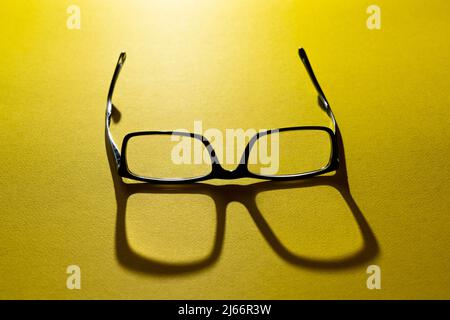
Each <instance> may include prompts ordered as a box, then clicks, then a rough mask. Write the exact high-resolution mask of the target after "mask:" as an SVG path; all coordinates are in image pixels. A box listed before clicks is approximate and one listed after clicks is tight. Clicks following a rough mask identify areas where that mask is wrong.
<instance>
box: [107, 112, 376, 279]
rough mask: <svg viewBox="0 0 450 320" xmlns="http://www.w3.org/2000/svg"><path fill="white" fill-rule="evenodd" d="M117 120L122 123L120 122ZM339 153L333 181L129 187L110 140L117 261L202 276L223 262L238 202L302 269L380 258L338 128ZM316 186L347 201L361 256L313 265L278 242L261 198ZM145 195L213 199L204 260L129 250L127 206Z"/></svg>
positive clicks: (322, 178) (280, 252)
mask: <svg viewBox="0 0 450 320" xmlns="http://www.w3.org/2000/svg"><path fill="white" fill-rule="evenodd" d="M116 119H120V116H118V117H117V118H116ZM336 135H337V140H338V147H339V149H340V164H339V169H338V170H337V171H336V173H335V174H334V175H332V176H318V177H314V178H310V179H305V180H298V181H265V182H257V183H253V184H249V185H234V184H229V185H211V184H206V183H193V184H188V185H186V184H183V185H154V184H148V183H125V182H123V180H122V179H121V178H120V177H119V176H118V175H117V171H116V170H115V163H114V158H113V155H112V154H111V152H110V149H109V148H108V146H109V145H108V140H107V137H106V134H105V147H106V153H107V156H108V161H109V166H110V169H111V175H112V179H113V182H114V190H115V196H116V202H117V220H116V234H115V248H116V256H117V259H118V261H119V263H120V264H121V265H122V266H124V267H126V268H129V269H131V270H134V271H138V272H142V273H153V274H159V275H171V274H183V273H184V274H187V273H191V272H195V271H199V270H201V269H204V268H206V267H208V266H211V265H213V264H214V263H215V262H216V261H217V260H218V258H219V256H220V253H221V250H222V247H223V242H224V235H225V217H226V207H227V205H228V204H229V203H230V202H234V201H236V202H239V203H241V204H243V205H244V206H245V208H247V210H248V212H249V213H250V215H251V217H252V219H253V221H254V222H255V224H256V226H257V227H258V229H259V230H260V231H261V233H262V235H263V236H264V238H265V240H266V241H267V242H268V243H269V245H270V246H271V248H272V249H273V250H274V251H275V252H276V253H277V254H278V255H279V256H280V257H281V258H283V259H284V260H285V261H287V262H289V263H291V264H293V265H296V266H301V267H308V268H313V269H324V270H331V269H344V268H351V267H356V266H358V265H361V264H363V263H365V262H367V261H370V260H371V259H373V258H374V257H375V256H377V254H378V253H379V246H378V242H377V240H376V237H375V234H374V233H373V231H372V229H371V228H370V226H369V224H368V222H367V220H366V219H365V218H364V215H363V214H362V212H361V210H360V209H359V207H358V205H357V203H356V202H355V200H354V199H353V197H352V195H351V192H350V187H349V183H348V178H347V167H346V162H345V153H344V145H343V142H342V137H341V134H340V131H339V128H337V130H336ZM314 186H331V187H333V188H335V189H336V190H337V191H338V192H339V193H340V194H341V196H342V198H343V199H344V200H345V202H346V204H347V206H348V208H349V209H350V211H351V212H352V214H353V217H354V219H355V221H356V223H357V226H358V227H359V230H360V233H361V236H362V240H363V245H362V246H361V248H360V249H358V250H357V251H355V252H353V253H351V254H349V255H346V256H345V257H340V258H336V259H313V258H309V257H303V256H300V255H298V254H296V253H294V252H292V251H290V250H289V249H288V248H287V247H286V246H285V245H283V243H282V242H281V241H280V239H279V238H278V237H277V236H276V234H275V233H274V231H273V230H272V228H271V227H270V225H269V224H268V222H267V221H266V219H264V217H263V215H262V214H261V212H260V210H259V209H258V206H257V205H256V196H257V195H258V194H259V193H260V192H263V191H271V190H284V189H293V188H307V187H314ZM137 193H144V194H173V195H174V196H175V195H176V194H200V195H206V196H209V197H210V198H211V199H213V201H214V203H215V207H216V219H217V220H216V232H215V239H214V245H213V246H212V249H211V251H210V252H209V254H208V255H206V256H205V257H204V258H202V259H199V260H195V261H189V262H183V263H172V262H165V261H159V260H156V259H151V258H149V257H146V256H143V255H141V254H139V253H137V252H136V251H135V250H133V248H132V247H131V246H130V244H129V241H128V238H127V232H126V210H127V202H128V199H129V197H130V196H131V195H133V194H137Z"/></svg>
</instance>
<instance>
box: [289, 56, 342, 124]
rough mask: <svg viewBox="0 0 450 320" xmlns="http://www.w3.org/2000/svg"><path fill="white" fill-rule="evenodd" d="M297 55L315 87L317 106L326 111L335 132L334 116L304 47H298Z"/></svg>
mask: <svg viewBox="0 0 450 320" xmlns="http://www.w3.org/2000/svg"><path fill="white" fill-rule="evenodd" d="M298 55H299V56H300V59H301V60H302V62H303V65H304V66H305V68H306V71H308V74H309V77H310V78H311V81H312V83H313V84H314V87H315V88H316V91H317V94H318V99H319V100H318V101H319V106H320V107H321V108H322V109H323V110H324V111H325V112H326V113H327V115H328V117H330V119H331V122H332V123H333V131H335V132H336V119H335V117H334V114H333V111H332V110H331V107H330V104H329V103H328V100H327V98H326V97H325V94H324V93H323V91H322V88H321V87H320V84H319V81H317V78H316V75H315V74H314V71H313V69H312V66H311V63H310V62H309V59H308V56H307V55H306V51H305V49H303V48H300V49H298Z"/></svg>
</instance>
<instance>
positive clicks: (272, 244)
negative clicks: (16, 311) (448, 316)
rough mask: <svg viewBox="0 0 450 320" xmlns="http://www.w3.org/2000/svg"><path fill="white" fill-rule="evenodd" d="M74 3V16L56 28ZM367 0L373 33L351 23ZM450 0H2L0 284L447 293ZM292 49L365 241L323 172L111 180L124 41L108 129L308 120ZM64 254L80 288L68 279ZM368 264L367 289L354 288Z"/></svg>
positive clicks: (94, 290)
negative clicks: (283, 177) (330, 113)
mask: <svg viewBox="0 0 450 320" xmlns="http://www.w3.org/2000/svg"><path fill="white" fill-rule="evenodd" d="M70 4H76V5H78V6H79V7H80V8H81V29H80V30H69V29H68V28H67V27H66V21H67V18H68V17H69V14H68V13H67V12H66V10H67V7H68V6H69V5H70ZM371 4H377V5H379V6H380V8H381V19H382V20H381V30H369V29H368V28H367V27H366V19H367V18H368V14H367V13H366V9H367V7H368V6H369V5H371ZM449 12H450V3H449V2H448V1H444V0H442V1H438V0H428V1H418V0H416V1H385V0H377V1H356V0H355V1H345V2H344V1H338V0H329V1H324V0H322V1H275V0H270V1H256V0H244V1H238V0H227V1H225V0H217V1H206V0H205V1H194V0H191V1H188V0H186V1H183V0H165V1H163V0H161V1H143V0H142V1H106V0H104V1H86V0H76V1H74V2H72V1H50V0H47V1H4V3H3V4H2V8H1V12H0V35H1V41H0V47H1V48H0V49H1V50H0V59H1V60H0V61H1V64H0V70H1V72H0V75H1V76H0V141H1V145H0V146H1V157H0V168H1V173H0V178H1V179H0V188H1V193H0V243H1V246H0V298H3V299H6V298H37V299H40V298H57V299H60V298H61V299H70V298H74V299H79V298H150V299H153V298H162V299H166V298H171V299H187V298H203V299H209V298H211V299H219V298H224V299H226V298H238V299H240V298H245V299H252V298H255V299H259V298H266V299H279V298H287V299H303V298H312V299H318V298H326V299H328V298H344V299H347V298H367V299H373V298H447V299H448V298H450V289H449V285H450V270H449V268H448V264H449V262H450V259H449V243H450V235H449V232H448V231H449V230H450V217H449V213H450V212H449V197H448V195H449V194H450V182H449V173H450V172H449V170H450V167H449V161H448V160H449V155H450V143H449V139H448V138H449V125H450V121H449V118H450V98H449V95H448V84H449V81H448V80H449V76H450V74H449V70H450V68H449V67H450V66H449V64H450V62H449V61H450V59H449V52H450V42H449V35H448V34H449V29H450V28H449V27H450V26H449V24H450V19H449ZM300 46H301V47H304V48H305V49H306V51H307V52H308V55H309V58H310V60H311V62H312V65H313V67H314V70H315V72H316V75H317V77H318V79H319V81H320V82H321V84H322V87H323V89H324V91H325V94H326V95H327V97H328V99H329V100H330V103H331V105H332V107H333V110H334V112H335V115H336V117H337V120H338V123H339V125H340V128H341V131H342V135H343V139H344V143H345V148H346V159H347V169H348V178H349V185H350V190H351V195H352V199H353V200H354V202H355V203H356V204H357V206H358V208H359V209H360V214H361V215H362V216H363V217H364V219H365V220H366V221H367V224H368V226H369V227H370V229H371V230H372V232H373V235H374V238H372V239H369V240H370V241H369V243H365V240H364V230H361V226H360V225H359V224H358V223H357V220H358V219H357V218H356V217H355V215H354V214H352V210H351V207H352V205H351V204H349V201H348V199H347V201H345V199H344V197H343V196H342V194H341V193H340V192H339V190H337V189H336V188H335V187H333V186H332V185H329V184H326V183H324V184H320V183H319V185H317V186H313V185H311V183H305V184H299V185H294V187H293V188H275V189H274V190H271V188H272V187H271V185H267V184H264V185H263V187H262V188H261V187H258V186H256V187H255V186H254V185H253V184H254V183H255V182H256V181H252V180H243V181H233V182H232V183H233V184H239V185H240V186H244V187H242V188H241V187H239V186H233V185H232V186H228V187H226V188H224V189H220V188H217V185H224V184H227V183H230V182H223V181H213V182H212V184H213V186H212V187H211V186H209V187H208V186H200V187H192V188H190V189H189V188H188V189H186V188H184V189H180V190H175V191H174V190H165V189H160V188H157V187H151V186H149V187H148V188H147V189H146V188H141V187H139V188H138V189H133V190H135V191H136V192H131V195H130V197H129V198H128V201H127V202H126V203H125V198H126V196H124V193H122V191H119V192H118V193H117V194H116V193H115V188H114V183H113V177H112V175H111V171H110V167H109V163H108V158H107V154H106V148H105V140H104V111H105V103H106V94H107V90H108V86H109V82H110V80H111V77H112V72H113V69H114V66H115V63H116V61H117V57H118V55H119V53H120V51H126V52H127V54H128V59H127V62H126V64H125V67H124V69H123V72H122V74H121V77H120V79H119V82H118V85H117V88H116V95H115V97H114V101H115V104H116V105H117V107H118V109H119V110H120V111H121V119H120V122H118V123H117V124H113V125H112V131H113V133H114V136H115V137H116V140H117V141H118V142H119V143H120V142H121V139H122V137H123V136H124V134H126V133H127V132H131V131H138V130H170V129H176V128H186V129H192V124H193V121H194V120H201V121H203V125H204V128H220V129H225V128H255V129H259V128H277V127H283V126H295V125H303V124H317V123H313V122H315V118H314V116H312V114H314V111H316V109H317V106H316V103H315V100H316V97H315V93H314V90H313V88H312V86H311V84H310V83H309V79H308V78H307V75H306V74H305V72H304V69H303V66H302V65H301V63H300V60H299V59H298V56H297V48H298V47H300ZM302 186H303V187H302ZM117 195H118V196H117ZM116 197H117V198H118V200H117V201H116ZM234 200H235V201H234ZM253 200H254V202H253ZM228 202H229V203H228ZM227 203H228V205H227ZM252 203H254V204H256V207H257V210H256V209H255V207H254V206H253V205H252ZM350 203H351V201H350ZM125 205H126V208H125V207H124V206H125ZM118 206H119V207H120V208H122V209H124V211H126V215H125V214H124V212H123V211H122V209H120V208H119V209H118ZM224 206H226V209H225V208H224ZM217 208H219V209H217ZM256 211H258V212H260V213H261V215H262V216H263V219H261V217H258V216H257V215H252V214H251V212H253V214H254V213H255V212H256ZM353 211H354V210H353ZM358 217H359V218H360V216H358ZM264 221H266V222H267V225H266V227H264ZM255 222H257V223H255ZM267 226H268V228H269V229H270V230H272V231H273V232H272V233H271V232H270V230H268V229H267ZM216 229H217V231H216ZM363 229H364V228H363ZM366 231H367V230H366ZM274 237H275V238H274ZM366 238H367V237H366ZM369 238H370V237H369ZM366 240H367V239H366ZM214 243H215V247H214ZM358 252H362V253H361V254H359V253H358ZM353 255H356V256H357V257H356V258H355V259H353V260H352V258H351V257H352V256H353ZM349 257H350V258H349ZM71 264H76V265H79V266H80V268H81V286H82V288H81V290H68V289H67V288H66V279H67V276H68V275H67V274H66V268H67V266H68V265H71ZM371 264H377V265H379V266H380V267H381V272H382V274H381V281H382V289H381V290H368V289H367V287H366V279H367V277H368V275H367V274H366V268H367V267H368V266H369V265H371Z"/></svg>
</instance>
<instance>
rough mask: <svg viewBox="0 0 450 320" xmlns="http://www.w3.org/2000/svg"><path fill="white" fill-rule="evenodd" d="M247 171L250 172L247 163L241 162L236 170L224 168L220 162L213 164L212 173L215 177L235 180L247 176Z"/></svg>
mask: <svg viewBox="0 0 450 320" xmlns="http://www.w3.org/2000/svg"><path fill="white" fill-rule="evenodd" d="M247 173H248V172H247V167H246V165H245V163H240V164H239V165H238V166H237V167H236V169H234V170H227V169H224V168H223V167H222V166H221V165H220V164H219V163H215V164H213V170H212V174H213V175H214V177H215V178H219V179H225V180H234V179H239V178H244V177H247V176H248V174H247Z"/></svg>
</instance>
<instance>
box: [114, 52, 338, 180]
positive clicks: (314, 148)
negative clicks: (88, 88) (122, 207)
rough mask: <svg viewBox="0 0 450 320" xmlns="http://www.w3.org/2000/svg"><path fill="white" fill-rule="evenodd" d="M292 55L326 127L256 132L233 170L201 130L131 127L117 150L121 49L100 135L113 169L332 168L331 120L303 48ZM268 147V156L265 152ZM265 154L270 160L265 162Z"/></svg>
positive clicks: (283, 175) (172, 174) (299, 174)
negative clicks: (302, 69) (328, 123)
mask: <svg viewBox="0 0 450 320" xmlns="http://www.w3.org/2000/svg"><path fill="white" fill-rule="evenodd" d="M298 54H299V56H300V59H301V60H302V62H303V64H304V66H305V68H306V71H307V72H308V74H309V77H310V78H311V81H312V83H313V85H314V87H315V89H316V91H317V94H318V104H319V107H320V108H321V109H322V110H323V111H324V112H325V113H326V114H327V116H328V117H329V118H330V119H331V128H329V127H325V126H299V127H287V128H278V129H272V130H264V131H260V132H257V133H255V134H254V135H253V136H252V137H251V138H250V140H249V142H248V143H247V145H246V146H245V148H244V151H243V155H242V157H241V158H240V162H239V164H238V166H237V167H236V169H235V170H232V171H230V170H226V169H224V168H223V167H222V165H221V161H220V159H221V158H223V157H222V153H223V152H220V153H217V152H216V151H215V150H214V148H213V146H212V144H211V143H210V142H209V141H208V139H206V138H205V137H204V136H203V135H201V134H197V133H190V132H187V131H181V130H179V131H139V132H131V133H128V134H127V135H126V136H125V137H124V139H123V142H122V149H121V151H119V148H118V147H117V144H116V143H115V142H114V139H113V137H112V134H111V131H110V124H111V117H112V112H113V109H114V105H113V103H112V97H113V93H114V87H115V84H116V82H117V78H118V76H119V73H120V71H121V69H122V67H123V65H124V63H125V59H126V54H125V52H122V53H121V54H120V56H119V59H118V61H117V65H116V69H115V70H114V75H113V77H112V80H111V85H110V87H109V92H108V100H107V105H106V137H107V140H108V142H109V145H110V147H111V151H112V153H113V156H114V160H115V164H116V167H117V172H118V174H119V175H120V176H121V177H124V178H129V179H134V180H138V181H144V182H151V183H191V182H196V181H203V180H208V179H238V178H259V179H266V180H295V179H303V178H309V177H312V176H316V175H320V174H324V173H327V172H330V171H334V170H336V169H337V168H338V165H339V149H338V143H337V137H336V130H337V123H336V119H335V117H334V114H333V112H332V110H331V108H330V105H329V103H328V101H327V99H326V97H325V94H324V93H323V91H322V89H321V87H320V85H319V82H318V81H317V78H316V76H315V75H314V71H313V69H312V67H311V64H310V62H309V60H308V57H307V55H306V52H305V50H304V49H303V48H300V49H299V50H298ZM192 150H194V152H192ZM268 150H270V153H271V157H270V158H268V156H267V155H268ZM262 154H265V157H264V156H261V155H262ZM268 159H269V160H271V161H269V162H271V163H270V166H268V161H267V160H268ZM274 163H276V165H274Z"/></svg>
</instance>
